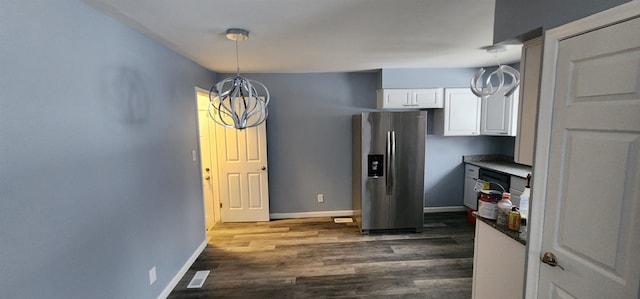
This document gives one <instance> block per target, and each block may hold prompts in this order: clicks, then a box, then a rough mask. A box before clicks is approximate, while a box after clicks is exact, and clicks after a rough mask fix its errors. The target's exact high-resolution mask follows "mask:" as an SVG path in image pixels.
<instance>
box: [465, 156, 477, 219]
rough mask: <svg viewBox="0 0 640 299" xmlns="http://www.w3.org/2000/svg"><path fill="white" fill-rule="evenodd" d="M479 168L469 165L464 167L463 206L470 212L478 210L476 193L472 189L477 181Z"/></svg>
mask: <svg viewBox="0 0 640 299" xmlns="http://www.w3.org/2000/svg"><path fill="white" fill-rule="evenodd" d="M479 171H480V167H478V166H475V165H470V164H465V166H464V205H465V206H466V207H467V208H469V209H472V210H477V209H478V192H476V191H474V190H473V188H474V187H475V185H476V182H477V181H478V172H479Z"/></svg>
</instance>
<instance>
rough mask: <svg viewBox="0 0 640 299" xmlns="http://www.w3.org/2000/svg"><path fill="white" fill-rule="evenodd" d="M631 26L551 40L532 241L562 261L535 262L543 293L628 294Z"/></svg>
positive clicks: (638, 134)
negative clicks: (554, 47) (548, 106)
mask: <svg viewBox="0 0 640 299" xmlns="http://www.w3.org/2000/svg"><path fill="white" fill-rule="evenodd" d="M638 32H640V19H632V20H630V21H627V22H623V23H619V24H616V25H612V26H609V27H604V28H602V29H598V30H596V31H592V32H589V33H585V34H582V35H578V36H575V37H572V38H568V39H566V40H561V41H560V42H559V44H558V52H557V62H556V74H557V77H556V82H555V94H554V100H553V118H552V122H551V135H550V137H551V139H550V145H549V146H550V147H549V171H548V175H547V179H546V190H541V191H545V192H546V193H545V197H546V201H545V207H544V208H545V210H544V215H545V219H544V227H543V237H542V251H543V252H544V251H549V252H552V253H553V254H554V255H555V256H556V257H557V261H558V264H560V265H561V266H563V267H564V269H565V270H564V271H563V270H562V269H560V268H559V267H551V266H549V265H544V264H543V265H542V266H541V268H540V273H539V275H540V276H539V289H538V294H539V295H541V296H543V297H546V295H547V294H548V295H549V296H548V297H552V298H574V297H575V298H637V297H638V289H639V284H640V283H639V282H640V259H638V257H637V254H638V252H640V220H639V219H640V184H638V182H640V117H639V115H640V80H638V79H639V76H640V75H639V74H640V55H639V53H640V39H639V38H637V33H638ZM538 148H542V147H541V146H538ZM536 162H538V161H536ZM534 188H535V186H534ZM534 192H535V190H534Z"/></svg>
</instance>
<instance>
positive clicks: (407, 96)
mask: <svg viewBox="0 0 640 299" xmlns="http://www.w3.org/2000/svg"><path fill="white" fill-rule="evenodd" d="M377 93H378V108H379V109H399V108H408V107H411V106H410V105H411V90H410V89H382V90H378V91H377Z"/></svg>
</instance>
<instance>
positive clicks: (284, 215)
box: [269, 210, 353, 219]
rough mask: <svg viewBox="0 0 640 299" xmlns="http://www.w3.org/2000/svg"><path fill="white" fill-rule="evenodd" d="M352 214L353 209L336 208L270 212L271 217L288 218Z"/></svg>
mask: <svg viewBox="0 0 640 299" xmlns="http://www.w3.org/2000/svg"><path fill="white" fill-rule="evenodd" d="M344 216H353V210H336V211H318V212H299V213H271V214H269V218H271V219H289V218H313V217H344Z"/></svg>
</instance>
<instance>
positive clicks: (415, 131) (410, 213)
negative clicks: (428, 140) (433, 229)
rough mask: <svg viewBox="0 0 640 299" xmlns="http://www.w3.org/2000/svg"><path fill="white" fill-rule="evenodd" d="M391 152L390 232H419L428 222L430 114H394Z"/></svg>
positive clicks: (391, 128)
mask: <svg viewBox="0 0 640 299" xmlns="http://www.w3.org/2000/svg"><path fill="white" fill-rule="evenodd" d="M390 116H391V121H390V127H389V131H390V132H391V133H390V134H391V149H392V150H391V152H390V157H388V159H387V160H389V161H390V167H389V174H388V177H391V178H390V179H389V180H387V182H390V183H391V186H387V188H388V190H389V192H387V193H388V201H389V223H388V228H393V229H400V228H419V229H422V226H423V222H424V170H425V169H424V166H425V137H426V128H427V113H426V112H425V111H416V112H395V113H390Z"/></svg>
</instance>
